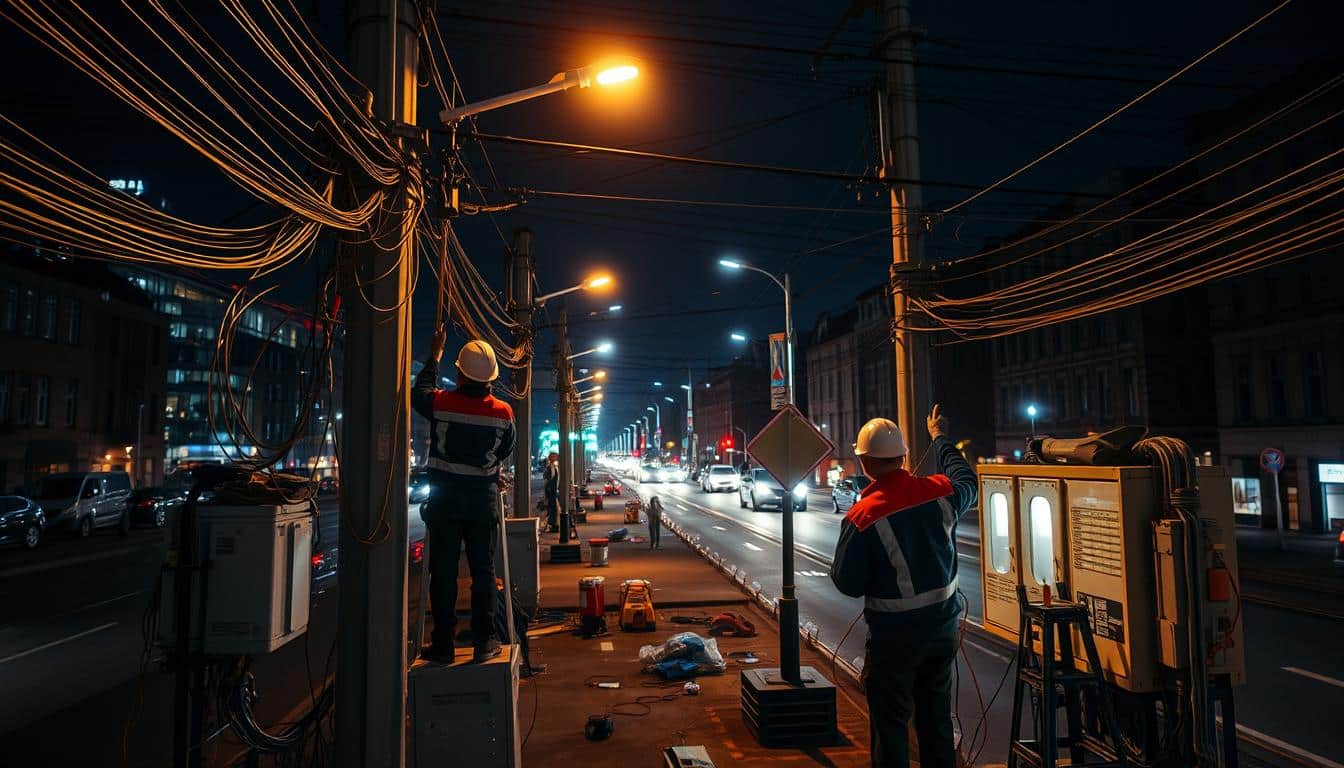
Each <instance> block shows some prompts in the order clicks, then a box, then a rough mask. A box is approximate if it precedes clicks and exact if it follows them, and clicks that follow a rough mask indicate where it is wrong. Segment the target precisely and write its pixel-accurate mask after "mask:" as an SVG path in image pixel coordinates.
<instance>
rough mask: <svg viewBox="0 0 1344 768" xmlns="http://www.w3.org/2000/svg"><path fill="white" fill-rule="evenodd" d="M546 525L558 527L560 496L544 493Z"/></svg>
mask: <svg viewBox="0 0 1344 768" xmlns="http://www.w3.org/2000/svg"><path fill="white" fill-rule="evenodd" d="M546 525H547V526H548V527H550V528H559V527H560V497H559V496H552V495H551V494H550V493H547V494H546Z"/></svg>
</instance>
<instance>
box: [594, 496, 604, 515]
mask: <svg viewBox="0 0 1344 768" xmlns="http://www.w3.org/2000/svg"><path fill="white" fill-rule="evenodd" d="M601 508H602V497H601V496H593V511H594V512H596V511H598V510H599V509H601Z"/></svg>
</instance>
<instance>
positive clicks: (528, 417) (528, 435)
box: [509, 227, 536, 517]
mask: <svg viewBox="0 0 1344 768" xmlns="http://www.w3.org/2000/svg"><path fill="white" fill-rule="evenodd" d="M509 259H510V263H511V265H512V273H513V274H512V277H513V286H512V290H513V296H512V299H513V307H512V309H513V319H514V322H516V323H518V327H519V329H518V333H517V335H516V336H515V339H516V341H517V343H518V346H519V347H524V348H529V345H530V342H529V341H528V339H527V336H530V335H531V333H532V313H533V311H534V310H535V309H536V308H535V307H533V306H532V230H530V229H528V228H526V227H519V228H518V229H515V230H514V231H513V247H512V248H510V249H509ZM532 357H533V355H531V354H529V355H527V357H526V359H524V360H523V362H522V364H521V366H520V367H519V368H518V375H517V376H516V377H514V386H515V387H517V389H518V391H519V392H520V393H522V397H520V398H519V399H518V401H517V402H516V403H514V404H513V427H514V432H515V433H517V436H518V445H517V447H516V448H514V451H513V513H512V514H513V516H514V517H531V516H532Z"/></svg>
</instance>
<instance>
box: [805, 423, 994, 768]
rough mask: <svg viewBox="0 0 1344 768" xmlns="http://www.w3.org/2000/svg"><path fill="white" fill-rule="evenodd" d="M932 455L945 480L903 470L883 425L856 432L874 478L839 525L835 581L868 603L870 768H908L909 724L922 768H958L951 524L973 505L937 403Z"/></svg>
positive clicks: (898, 440) (895, 441)
mask: <svg viewBox="0 0 1344 768" xmlns="http://www.w3.org/2000/svg"><path fill="white" fill-rule="evenodd" d="M927 425H928V430H929V437H930V438H932V440H933V444H932V445H931V446H930V448H929V450H931V451H932V452H933V455H934V460H935V462H936V464H937V466H938V469H939V470H941V472H942V474H936V475H929V476H927V477H921V476H918V475H914V474H911V472H909V471H907V469H906V467H907V462H906V458H907V456H906V454H907V453H908V451H907V450H906V444H905V436H904V435H902V434H901V430H900V428H899V427H897V426H896V424H895V423H894V422H892V421H891V420H889V419H873V420H872V421H869V422H868V423H867V424H864V425H863V428H862V429H861V430H859V436H858V441H857V442H856V443H855V444H854V453H855V455H857V456H858V457H859V463H860V464H861V465H862V467H863V474H865V475H867V476H868V477H870V478H873V481H872V482H871V483H870V484H869V485H868V487H866V488H864V489H863V492H862V493H861V494H860V496H859V500H858V501H856V502H854V506H853V507H851V508H850V510H849V512H848V513H847V514H846V515H845V520H844V522H843V523H842V524H841V527H840V540H839V541H838V542H836V545H835V557H834V559H833V560H832V562H831V581H833V582H834V583H835V586H836V588H838V589H839V590H840V591H841V592H843V593H845V594H846V595H849V596H851V597H862V598H864V608H863V613H864V617H865V618H866V619H867V621H868V642H867V644H866V646H865V649H864V660H863V685H864V690H865V691H866V693H867V696H868V712H869V722H870V723H871V732H872V743H871V752H872V756H873V765H874V766H881V768H894V767H895V768H906V766H908V765H909V764H910V739H909V731H908V729H909V723H910V718H911V715H913V716H914V719H915V732H916V735H917V736H918V739H919V764H920V766H921V768H955V766H956V745H955V743H954V741H953V736H952V672H953V669H954V666H955V664H956V654H957V645H958V643H957V629H958V627H957V619H958V617H959V615H960V613H961V607H962V606H961V602H962V599H961V598H960V597H959V596H958V593H957V549H956V526H957V519H958V518H960V517H961V515H962V514H963V513H964V512H965V511H966V510H967V509H969V508H970V507H971V505H973V504H975V501H976V490H977V486H976V480H975V472H974V470H972V469H971V467H970V465H969V464H967V463H966V459H964V458H963V457H962V455H961V453H960V452H958V451H957V448H956V446H954V445H953V444H952V441H951V440H949V439H948V438H947V437H945V433H946V432H947V419H946V418H944V417H943V415H942V411H941V409H940V408H939V406H937V405H935V406H934V407H933V412H932V413H930V414H929V417H928V421H927Z"/></svg>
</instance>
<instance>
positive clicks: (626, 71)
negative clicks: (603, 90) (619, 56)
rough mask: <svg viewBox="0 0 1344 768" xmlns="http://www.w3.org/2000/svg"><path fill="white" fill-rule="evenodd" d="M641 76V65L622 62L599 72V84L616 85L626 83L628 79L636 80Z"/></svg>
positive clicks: (597, 78)
mask: <svg viewBox="0 0 1344 768" xmlns="http://www.w3.org/2000/svg"><path fill="white" fill-rule="evenodd" d="M638 76H639V67H636V66H635V65H633V64H621V65H618V66H615V67H608V68H606V69H604V70H602V71H601V72H598V73H597V77H596V78H595V79H596V80H597V84H598V85H616V84H617V83H624V82H626V81H627V80H634V79H635V78H636V77H638Z"/></svg>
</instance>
